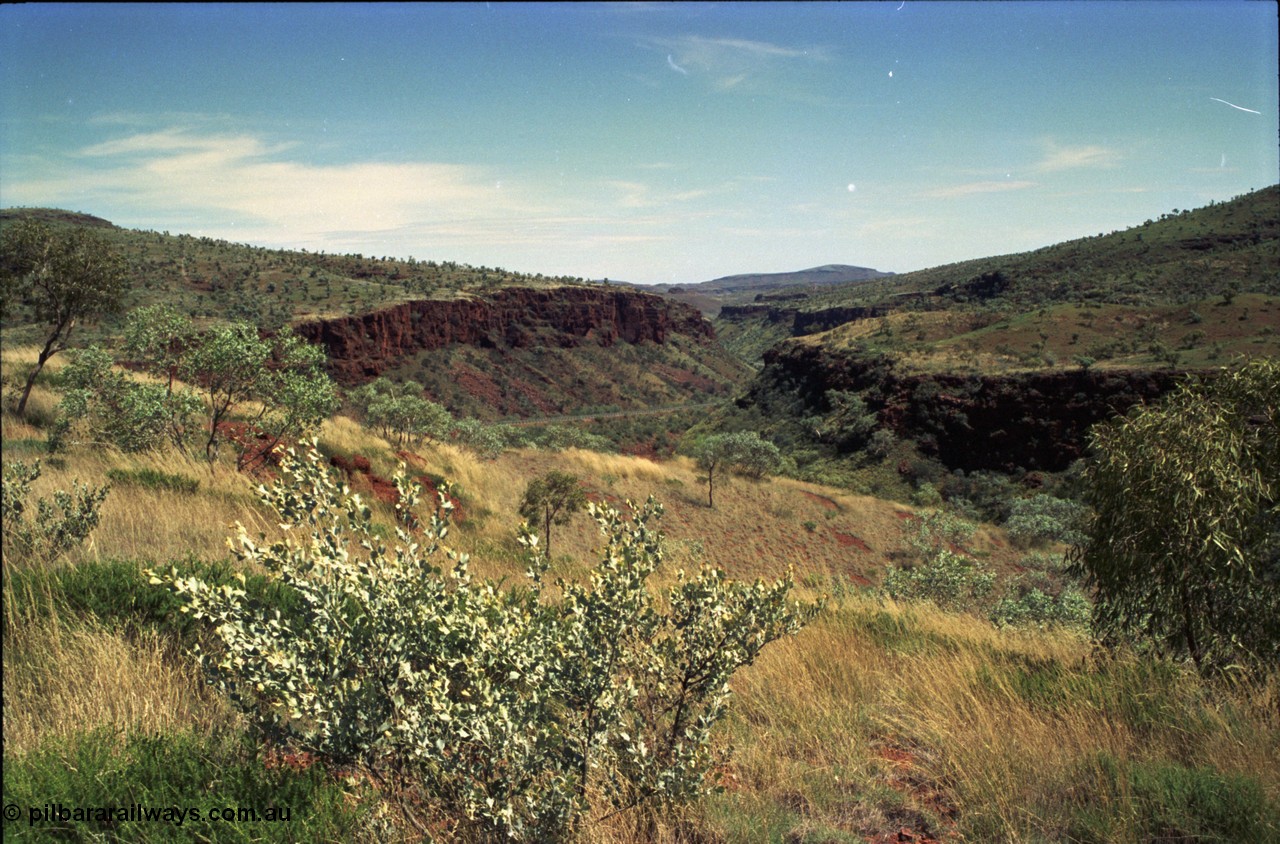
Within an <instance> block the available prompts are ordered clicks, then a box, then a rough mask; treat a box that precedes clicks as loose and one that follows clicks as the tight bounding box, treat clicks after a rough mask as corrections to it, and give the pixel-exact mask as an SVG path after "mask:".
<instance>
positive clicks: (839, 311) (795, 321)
mask: <svg viewBox="0 0 1280 844" xmlns="http://www.w3.org/2000/svg"><path fill="white" fill-rule="evenodd" d="M887 313H889V309H888V308H885V307H880V306H872V307H837V308H823V309H821V310H816V311H802V310H800V309H799V308H785V307H778V306H777V305H766V304H758V305H725V306H723V307H722V308H720V314H719V317H720V319H723V320H728V321H730V322H741V321H744V320H748V319H753V318H761V319H763V320H764V321H765V322H767V323H769V324H771V325H777V324H783V325H786V326H787V328H788V330H789V331H790V332H791V336H792V337H803V336H805V335H806V334H817V333H819V332H821V331H830V330H831V329H832V328H835V327H836V326H838V325H844V324H845V323H846V322H853V321H855V320H859V319H874V318H876V317H882V316H884V315H885V314H887Z"/></svg>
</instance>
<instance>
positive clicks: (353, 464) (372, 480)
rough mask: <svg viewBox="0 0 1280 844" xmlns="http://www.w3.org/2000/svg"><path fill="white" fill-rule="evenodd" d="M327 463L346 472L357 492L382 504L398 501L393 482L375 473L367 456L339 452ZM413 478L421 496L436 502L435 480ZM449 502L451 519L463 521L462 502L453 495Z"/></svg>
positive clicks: (401, 455) (406, 454)
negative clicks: (421, 491)
mask: <svg viewBox="0 0 1280 844" xmlns="http://www.w3.org/2000/svg"><path fill="white" fill-rule="evenodd" d="M397 455H398V456H400V457H403V458H406V461H405V462H406V463H412V462H420V461H421V458H417V460H409V459H407V458H410V457H415V458H416V457H417V455H414V454H412V453H411V452H407V451H401V452H397ZM329 463H330V464H332V465H333V466H336V467H338V468H339V469H341V470H342V471H343V473H344V474H346V476H347V478H348V479H349V480H350V481H351V486H352V487H353V488H354V489H355V490H356V491H357V492H360V491H366V492H369V493H370V494H372V495H373V497H374V498H376V499H377V500H378V501H381V502H382V503H384V504H391V505H395V504H396V503H398V502H399V501H400V492H399V490H397V489H396V485H395V483H394V482H392V481H389V480H387V479H386V478H384V477H382V476H381V475H378V474H376V473H375V472H374V471H373V468H372V466H371V465H370V463H369V458H367V457H363V456H361V455H359V454H357V455H355V456H353V457H343V456H342V455H341V454H335V455H333V456H332V457H330V458H329ZM415 480H416V481H417V482H418V483H420V484H422V488H423V493H424V495H423V498H424V499H425V500H426V501H428V502H430V504H431V505H434V504H435V503H436V492H437V490H439V488H440V487H439V486H438V484H437V482H436V480H435V479H434V478H431V477H429V476H427V475H419V476H418V477H417V478H415ZM449 502H450V503H451V504H453V512H452V515H451V517H450V518H451V520H452V521H453V522H454V523H455V524H458V523H461V522H463V521H465V517H464V515H463V512H462V502H460V501H459V500H458V499H457V498H454V497H453V496H449Z"/></svg>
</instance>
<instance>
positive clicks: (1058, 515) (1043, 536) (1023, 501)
mask: <svg viewBox="0 0 1280 844" xmlns="http://www.w3.org/2000/svg"><path fill="white" fill-rule="evenodd" d="M1009 513H1010V514H1009V520H1008V521H1007V522H1005V525H1004V527H1005V530H1006V531H1008V533H1009V537H1010V538H1011V539H1012V540H1013V541H1014V542H1015V543H1017V544H1019V545H1021V546H1023V547H1027V546H1033V547H1034V546H1043V545H1046V544H1048V543H1050V542H1065V543H1066V544H1068V545H1079V544H1081V543H1082V542H1084V541H1085V534H1084V533H1083V531H1082V530H1081V528H1082V527H1083V525H1084V522H1085V519H1086V518H1088V514H1089V508H1087V507H1085V506H1084V505H1083V504H1078V503H1076V502H1074V501H1068V500H1066V499H1063V498H1055V497H1054V496H1052V495H1045V494H1043V493H1041V494H1039V495H1034V496H1032V497H1031V498H1019V499H1017V500H1015V501H1014V502H1013V503H1012V504H1011V505H1010V507H1009Z"/></svg>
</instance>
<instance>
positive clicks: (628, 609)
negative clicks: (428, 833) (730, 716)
mask: <svg viewBox="0 0 1280 844" xmlns="http://www.w3.org/2000/svg"><path fill="white" fill-rule="evenodd" d="M282 469H283V472H284V475H283V477H282V478H281V479H280V480H279V481H277V482H276V483H275V484H274V485H273V487H272V488H270V489H267V488H265V487H260V488H259V494H260V496H261V497H262V498H263V500H264V501H266V502H267V503H269V504H270V505H271V506H273V507H274V508H275V509H276V510H277V511H278V512H279V514H280V516H281V518H282V520H283V522H284V523H285V524H286V525H288V526H289V527H290V528H291V530H290V531H289V533H288V534H287V536H286V538H285V539H284V540H283V541H280V542H276V543H274V544H271V545H258V544H255V543H254V542H253V541H252V540H251V539H250V538H249V536H248V534H247V532H246V531H245V530H244V528H243V527H241V529H240V536H239V543H238V546H237V547H236V556H237V557H239V558H240V559H241V560H242V561H245V562H248V563H253V564H254V565H261V566H263V567H264V568H266V569H267V570H269V571H271V572H272V573H273V574H275V575H276V576H278V577H279V578H280V579H282V580H283V581H284V583H286V584H288V585H289V586H290V587H291V588H292V589H293V590H295V591H296V592H297V593H298V595H299V597H300V599H301V601H300V603H299V605H298V606H297V608H296V609H294V610H291V611H288V612H278V611H275V612H264V611H263V609H262V608H261V607H258V606H255V605H254V604H253V603H252V602H251V601H249V600H248V599H247V596H246V594H245V591H244V590H243V589H238V588H236V587H234V586H223V587H214V586H212V585H211V584H209V583H206V582H204V581H202V580H200V579H199V578H195V577H183V576H181V575H179V574H178V573H177V572H176V571H170V572H169V573H168V574H167V575H165V576H163V577H160V576H157V575H155V574H152V579H153V582H154V583H166V584H167V585H168V586H169V587H170V588H171V589H173V590H174V591H175V592H176V593H178V594H179V595H181V596H182V598H183V600H184V601H185V602H186V604H187V608H188V609H189V611H190V612H191V613H192V614H193V615H194V616H195V617H196V618H198V619H205V620H208V621H209V622H211V623H212V624H214V625H215V632H216V635H217V637H218V639H219V640H220V643H221V647H220V648H219V649H217V650H211V651H208V652H201V653H200V659H201V662H202V664H203V665H204V666H205V667H206V669H207V670H208V671H209V672H210V674H211V677H212V679H213V680H214V682H216V684H217V685H218V686H219V687H220V688H221V689H222V690H223V691H225V692H226V693H227V694H228V696H229V697H230V698H231V700H232V701H233V702H235V703H236V704H237V705H238V706H239V707H240V708H241V709H242V710H243V711H244V712H245V713H246V714H248V715H249V716H250V718H251V720H252V722H253V723H254V724H256V725H257V726H258V727H259V728H261V729H263V730H264V731H266V732H267V734H268V735H271V736H273V737H274V738H276V739H277V740H278V741H280V742H282V743H285V744H288V745H293V746H297V747H300V748H302V749H305V750H308V751H311V752H314V753H317V754H319V755H320V756H321V757H322V758H323V759H326V760H328V761H330V762H332V763H336V764H344V763H348V762H359V763H362V764H365V765H369V766H371V767H372V768H374V769H375V770H377V771H380V772H382V773H383V774H385V775H386V776H388V777H394V778H395V779H396V780H397V781H398V782H401V783H403V784H404V785H405V786H406V787H409V786H413V787H418V788H420V789H421V791H422V797H423V798H424V805H426V806H427V807H431V808H429V809H428V810H427V811H430V810H431V809H434V811H435V812H436V813H437V814H438V818H440V819H446V818H447V819H449V820H450V822H452V823H453V824H455V831H456V832H458V833H459V834H460V835H462V836H464V837H469V838H473V839H476V840H497V839H500V838H501V839H507V840H527V841H535V840H536V841H549V840H563V839H564V838H566V837H567V836H569V835H571V834H572V832H573V830H574V828H575V827H576V826H577V825H578V823H579V820H580V818H581V817H582V816H583V815H584V814H585V813H586V812H588V811H590V810H592V809H593V807H594V808H598V809H600V810H601V811H604V812H618V811H623V810H627V809H630V808H632V807H636V806H639V805H641V804H649V803H654V802H657V803H660V804H661V803H672V802H678V801H683V800H687V799H690V798H692V797H694V796H696V795H698V794H700V793H702V792H703V791H704V790H705V789H706V787H707V782H706V774H707V772H708V770H709V769H710V767H711V764H712V761H713V760H712V758H711V751H710V747H709V738H710V733H711V730H712V729H713V727H714V726H715V725H716V723H717V722H719V721H720V720H721V718H723V716H724V714H725V711H726V707H727V704H728V699H729V687H728V680H729V678H730V676H731V675H732V674H733V672H734V671H735V670H736V669H737V668H739V667H741V666H743V665H748V664H750V663H751V662H752V661H753V660H754V659H755V657H756V655H757V654H758V653H759V651H760V649H761V648H763V647H764V646H765V645H766V644H768V643H769V642H770V641H772V640H774V639H776V638H778V637H780V636H783V635H786V634H789V633H792V632H794V631H796V630H798V629H799V628H800V627H801V626H802V625H803V624H804V622H805V621H806V620H807V619H808V617H809V616H810V615H811V614H812V612H813V609H812V608H802V607H799V606H795V605H788V603H787V594H788V592H789V590H790V588H791V585H792V583H791V579H790V577H789V576H788V577H787V578H785V579H783V580H780V581H777V582H775V583H773V584H771V585H766V584H764V583H761V582H759V581H757V582H756V583H755V584H754V585H751V586H746V585H740V584H736V583H733V582H730V581H727V580H726V579H725V576H724V574H723V573H721V572H719V571H717V570H714V569H712V570H706V569H704V570H703V571H701V572H700V573H699V574H698V575H697V576H696V577H693V578H687V577H685V576H684V575H683V573H681V574H680V575H679V576H678V578H677V583H676V585H675V586H673V587H672V588H671V589H670V590H669V592H668V593H667V595H666V596H665V600H663V601H661V602H660V601H658V600H656V599H655V597H654V596H653V595H652V594H651V593H650V591H649V589H648V587H647V586H646V581H647V578H648V577H649V575H650V574H652V572H653V571H654V569H655V567H656V566H657V565H658V563H659V562H660V561H661V559H662V556H663V544H662V537H661V535H660V534H658V533H657V532H655V531H654V530H653V528H652V527H650V523H651V522H652V521H653V520H655V519H656V518H658V517H659V516H660V514H661V512H662V509H661V506H660V505H658V504H657V503H656V502H654V501H653V500H652V499H650V501H649V502H648V503H647V504H646V505H645V506H644V508H643V509H642V510H641V511H640V512H639V513H638V514H636V515H635V517H634V519H633V520H631V521H628V520H624V519H623V518H622V516H621V515H620V514H619V513H618V512H617V511H616V510H613V509H612V508H609V507H600V506H596V505H594V504H593V505H591V507H590V508H589V511H590V512H591V515H592V516H593V517H594V518H595V519H596V521H597V523H598V524H599V526H600V529H601V532H602V534H603V535H604V539H605V543H604V551H603V558H602V560H601V562H600V564H599V565H598V566H597V568H596V569H595V570H594V571H593V572H592V573H591V575H590V580H589V584H588V585H582V584H579V583H572V582H570V583H566V582H563V581H559V582H558V583H557V586H558V591H559V593H560V594H561V596H562V597H561V599H560V601H559V602H558V603H552V602H550V601H549V600H546V599H545V598H544V590H543V575H544V573H545V571H546V568H547V562H546V558H545V556H543V555H540V554H537V553H536V548H537V544H538V543H537V538H536V537H535V536H533V535H532V534H529V533H528V532H527V531H526V532H523V533H522V535H521V542H522V544H524V545H525V546H526V547H527V548H529V549H532V550H534V553H533V554H532V555H531V559H530V566H529V571H528V575H529V581H528V584H527V585H526V586H524V587H523V588H509V589H508V588H501V587H500V586H499V585H498V584H495V583H493V582H490V581H484V580H476V579H474V578H473V577H472V576H471V574H470V572H469V565H468V559H467V557H466V555H463V554H459V553H457V552H454V551H452V550H450V549H449V548H448V547H447V546H446V545H445V544H444V540H445V538H446V536H447V534H448V532H449V525H448V513H449V510H450V509H451V505H450V502H449V498H448V495H447V490H446V491H442V492H441V493H440V494H439V506H438V509H437V510H436V512H434V513H433V514H432V515H431V518H430V521H429V522H428V523H423V522H421V521H419V520H418V519H417V517H415V516H414V515H413V509H412V508H413V507H414V506H416V504H417V502H418V497H419V494H420V488H418V487H417V486H416V485H415V484H413V483H412V482H410V481H407V480H406V479H405V478H404V476H403V473H402V474H401V475H399V476H397V478H396V484H397V488H398V490H399V492H400V502H401V503H400V504H398V505H397V510H398V512H399V513H400V515H401V517H402V519H403V523H402V524H401V525H398V526H397V528H396V543H395V545H394V547H390V548H388V546H387V545H386V544H385V543H384V542H383V541H382V540H381V539H379V538H378V537H376V536H375V535H374V534H373V532H372V529H371V522H370V513H369V510H368V508H367V507H365V505H364V504H363V503H362V502H361V501H360V498H359V496H356V495H352V494H350V492H349V491H348V490H347V489H345V488H343V489H339V488H338V487H337V485H336V482H335V481H334V479H333V477H332V475H331V474H329V473H328V472H327V471H326V468H325V466H324V465H323V461H322V458H321V457H320V455H319V454H318V453H316V451H315V449H314V447H313V448H312V449H311V450H309V452H308V453H307V454H306V455H305V456H304V457H303V458H301V459H299V458H298V457H296V456H295V455H294V453H293V452H292V450H290V451H289V452H287V453H285V454H284V456H283V460H282ZM441 556H443V557H444V558H445V560H447V562H448V563H449V564H450V570H449V571H448V572H445V571H442V569H441V568H440V567H439V566H437V565H435V563H434V562H433V560H435V559H437V558H439V557H441ZM663 607H665V610H664V609H662V608H663ZM601 803H602V804H604V805H603V806H601V805H600V804H601ZM593 804H594V806H593Z"/></svg>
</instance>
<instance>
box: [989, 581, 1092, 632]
mask: <svg viewBox="0 0 1280 844" xmlns="http://www.w3.org/2000/svg"><path fill="white" fill-rule="evenodd" d="M1092 615H1093V605H1092V604H1090V603H1089V599H1088V598H1086V597H1085V596H1084V594H1083V593H1082V592H1081V591H1080V590H1079V589H1076V588H1074V587H1069V588H1067V589H1065V590H1063V592H1062V594H1061V595H1059V596H1057V597H1054V596H1053V595H1050V594H1048V593H1046V592H1042V591H1040V590H1039V589H1031V590H1029V591H1028V592H1026V593H1025V594H1022V595H1016V594H1015V595H1006V596H1005V597H1003V598H1001V599H1000V600H999V601H997V602H996V604H995V606H994V607H992V608H991V611H990V613H988V616H987V617H988V618H990V619H991V623H992V624H995V625H996V626H997V627H1005V626H1023V625H1034V626H1036V627H1041V628H1044V627H1050V626H1062V627H1071V628H1075V629H1078V630H1088V629H1089V622H1090V619H1091V618H1092Z"/></svg>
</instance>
